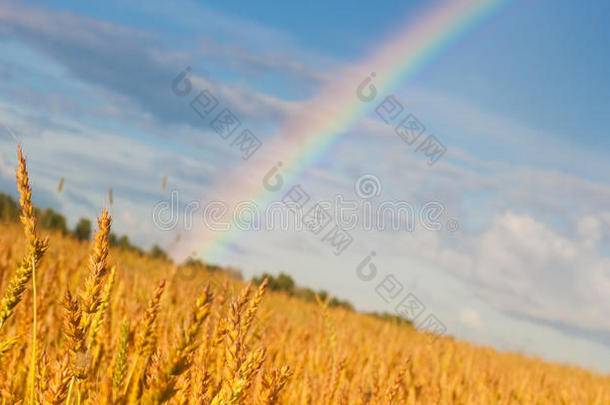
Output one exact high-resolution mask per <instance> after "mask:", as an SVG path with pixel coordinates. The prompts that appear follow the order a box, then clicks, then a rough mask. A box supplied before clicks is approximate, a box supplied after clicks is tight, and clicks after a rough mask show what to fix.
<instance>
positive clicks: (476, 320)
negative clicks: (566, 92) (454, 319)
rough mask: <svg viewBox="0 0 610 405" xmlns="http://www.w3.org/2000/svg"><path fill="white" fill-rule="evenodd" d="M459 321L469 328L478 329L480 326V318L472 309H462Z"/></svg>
mask: <svg viewBox="0 0 610 405" xmlns="http://www.w3.org/2000/svg"><path fill="white" fill-rule="evenodd" d="M460 321H461V322H462V323H463V324H465V325H466V326H469V327H471V328H475V329H479V328H480V327H481V326H482V324H483V323H482V322H481V316H480V315H479V313H478V312H477V311H475V310H474V309H472V308H462V310H461V311H460Z"/></svg>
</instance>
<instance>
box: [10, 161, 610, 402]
mask: <svg viewBox="0 0 610 405" xmlns="http://www.w3.org/2000/svg"><path fill="white" fill-rule="evenodd" d="M17 186H18V190H19V193H20V201H19V202H20V205H21V226H18V225H15V224H3V225H1V228H0V230H1V231H0V288H1V289H0V293H1V294H2V301H1V302H0V370H1V375H0V396H1V398H2V404H159V403H171V404H215V405H216V404H323V405H329V404H596V405H601V404H608V403H610V378H609V377H608V376H602V375H598V374H595V373H593V372H589V371H587V370H584V369H581V368H576V367H569V366H564V365H559V364H553V363H548V362H543V361H541V360H538V359H533V358H527V357H525V356H522V355H518V354H512V353H500V352H498V351H495V350H493V349H490V348H484V347H475V346H473V345H470V344H467V343H464V342H460V341H456V340H454V339H452V338H451V337H438V338H437V337H435V336H431V335H429V334H425V333H422V332H418V331H416V330H414V329H413V328H411V327H409V326H408V325H405V324H398V323H394V322H389V321H383V320H381V319H377V318H374V317H372V316H367V315H364V314H359V313H356V312H353V311H350V310H347V309H345V308H331V307H329V305H328V301H322V300H318V303H317V304H315V303H310V302H306V301H304V300H302V299H298V298H295V297H290V296H288V295H285V294H283V293H277V292H271V291H266V283H265V282H263V283H262V284H260V285H259V286H253V285H250V284H246V283H244V282H243V281H241V280H238V279H235V278H233V277H229V276H228V275H227V274H225V273H222V272H217V271H215V272H212V271H206V270H205V269H204V270H200V271H197V272H195V271H194V270H193V269H187V268H184V266H177V265H174V264H172V263H171V262H169V261H166V260H161V259H151V258H149V257H146V256H143V255H140V254H137V253H136V252H131V251H126V250H121V249H117V248H111V247H110V244H109V234H110V229H111V223H112V219H111V216H110V214H109V213H108V211H107V210H106V209H105V210H103V211H102V212H101V213H100V216H99V218H98V221H97V230H96V232H95V236H94V240H93V241H92V242H90V243H88V242H86V241H85V242H80V241H78V240H76V239H73V238H70V237H66V236H64V235H61V234H60V233H53V232H51V233H50V234H49V235H42V233H43V232H41V231H40V230H39V229H37V224H36V217H35V215H34V207H33V205H32V200H31V194H32V190H31V189H30V183H29V177H28V172H27V169H26V161H25V159H24V157H23V155H22V152H21V149H19V150H18V168H17Z"/></svg>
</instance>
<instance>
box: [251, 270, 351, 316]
mask: <svg viewBox="0 0 610 405" xmlns="http://www.w3.org/2000/svg"><path fill="white" fill-rule="evenodd" d="M265 278H267V279H268V280H269V281H268V288H269V289H270V290H273V291H283V292H285V293H286V294H288V295H291V296H294V297H297V298H300V299H303V300H305V301H310V302H314V301H315V300H316V295H318V297H320V298H321V299H322V300H323V301H326V300H327V299H328V293H327V292H326V291H324V290H321V291H318V292H317V293H316V292H315V291H314V290H311V289H309V288H307V287H297V286H296V284H295V282H294V280H293V279H292V277H290V276H289V275H288V274H285V273H280V274H279V275H278V276H277V277H275V276H273V275H271V274H269V273H263V274H262V275H261V276H259V277H253V278H252V282H253V283H254V284H256V285H259V284H260V283H262V282H263V280H264V279H265ZM328 306H330V307H342V308H345V309H347V310H350V311H353V310H354V306H353V305H352V304H351V303H350V302H349V301H347V300H340V299H338V298H335V297H332V298H331V299H330V301H329V302H328Z"/></svg>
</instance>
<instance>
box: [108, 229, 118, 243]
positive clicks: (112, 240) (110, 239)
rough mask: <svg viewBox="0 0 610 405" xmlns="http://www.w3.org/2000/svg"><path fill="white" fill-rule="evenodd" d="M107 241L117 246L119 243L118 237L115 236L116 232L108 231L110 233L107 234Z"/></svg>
mask: <svg viewBox="0 0 610 405" xmlns="http://www.w3.org/2000/svg"><path fill="white" fill-rule="evenodd" d="M108 243H110V246H117V245H118V244H119V237H118V236H116V233H114V232H110V235H108Z"/></svg>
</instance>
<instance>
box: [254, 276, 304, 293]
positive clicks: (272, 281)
mask: <svg viewBox="0 0 610 405" xmlns="http://www.w3.org/2000/svg"><path fill="white" fill-rule="evenodd" d="M264 279H268V280H269V281H268V286H269V287H268V288H269V289H270V290H272V291H284V292H285V293H288V294H290V295H292V294H294V287H295V284H294V280H293V279H292V277H290V276H289V275H288V274H284V273H280V274H279V275H278V276H277V277H274V276H273V275H271V274H269V273H263V274H262V275H261V276H259V277H254V278H252V282H253V283H254V284H256V285H259V284H260V283H262V282H263V280H264Z"/></svg>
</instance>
